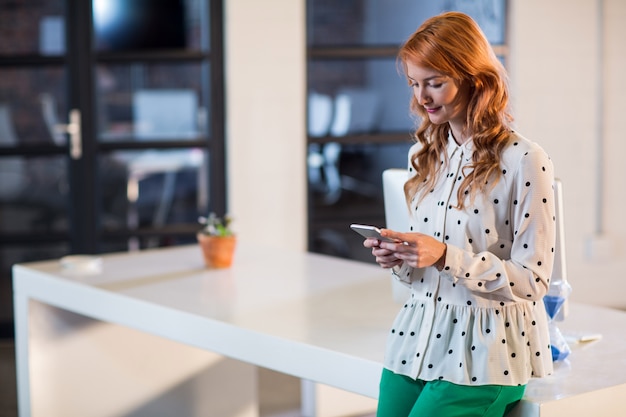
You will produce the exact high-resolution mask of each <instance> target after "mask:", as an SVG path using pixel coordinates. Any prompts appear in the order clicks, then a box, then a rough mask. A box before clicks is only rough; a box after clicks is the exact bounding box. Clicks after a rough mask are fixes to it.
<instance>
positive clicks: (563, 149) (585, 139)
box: [510, 0, 626, 308]
mask: <svg viewBox="0 0 626 417" xmlns="http://www.w3.org/2000/svg"><path fill="white" fill-rule="evenodd" d="M602 4H603V5H604V17H603V18H600V13H599V10H601V8H600V7H599V5H602ZM510 5H511V15H510V17H511V31H510V44H511V50H510V52H511V62H510V75H511V81H512V93H513V100H512V102H513V111H514V114H515V117H516V128H517V130H518V131H519V132H521V133H522V134H523V135H525V136H526V137H528V138H529V139H532V140H534V141H537V142H539V143H540V144H541V145H542V146H543V147H544V148H545V149H546V150H547V151H548V153H549V154H550V156H551V157H552V160H553V161H554V165H555V171H556V175H557V176H558V177H559V178H561V180H562V181H563V193H564V210H565V215H564V219H565V238H566V249H567V268H568V273H569V278H570V281H571V283H572V286H573V288H574V292H573V293H572V299H573V300H578V301H583V302H589V303H593V304H602V305H608V306H613V307H620V308H626V280H625V279H624V271H625V270H626V256H625V255H624V238H625V236H626V218H625V217H624V215H623V207H624V205H625V204H626V196H625V194H624V191H626V186H625V185H624V184H623V183H622V179H623V178H626V164H624V163H623V162H622V161H621V159H622V158H621V156H622V155H624V153H626V142H625V141H624V140H623V130H621V129H620V126H618V122H619V121H620V117H623V112H624V111H625V110H626V84H625V81H624V74H626V44H625V43H624V42H623V39H624V38H625V37H626V27H625V26H624V24H623V22H624V21H625V19H626V2H624V1H622V0H605V1H604V2H601V1H600V0H576V1H571V0H551V1H549V2H547V1H543V0H511V1H510ZM600 21H601V22H602V26H601V27H600V25H599V22H600ZM602 31H603V32H604V34H603V35H599V34H601V33H602ZM602 36H603V38H604V39H600V38H601V37H602ZM601 45H602V46H603V48H604V70H603V69H602V65H601V63H600V62H599V60H598V56H599V50H600V46H601ZM602 75H604V85H605V86H604V89H603V90H604V91H603V93H604V98H602V94H601V91H600V85H601V84H600V83H601V82H602V78H601V76H602ZM598 110H604V111H602V112H601V114H600V112H599V111H598ZM599 123H601V124H599ZM601 144H603V145H601ZM599 180H603V181H604V182H603V188H604V189H605V190H606V192H605V194H604V195H602V193H601V192H599V188H600V187H598V181H599Z"/></svg>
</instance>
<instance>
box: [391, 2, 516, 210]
mask: <svg viewBox="0 0 626 417" xmlns="http://www.w3.org/2000/svg"><path fill="white" fill-rule="evenodd" d="M398 59H399V62H400V63H401V64H402V68H403V70H404V73H405V74H406V71H407V62H411V63H412V64H414V65H417V66H420V67H425V68H430V69H433V70H435V71H438V72H440V73H442V74H444V75H446V76H449V77H450V78H452V79H453V80H454V81H455V82H456V83H458V84H459V85H461V84H462V83H467V84H469V86H470V98H469V102H468V108H467V121H466V124H465V130H466V132H465V133H467V134H469V135H471V136H472V140H473V142H474V153H473V156H472V163H471V164H470V165H469V166H468V167H467V169H466V170H465V172H464V173H465V178H464V179H463V181H462V182H461V186H460V188H459V192H458V202H459V203H458V206H459V208H462V207H463V206H464V202H465V195H467V194H468V195H469V196H470V199H471V200H472V201H473V199H474V198H475V196H476V194H477V193H478V192H480V191H487V190H488V188H490V187H493V185H495V183H496V182H497V181H498V179H499V178H500V175H501V172H500V168H499V167H500V159H501V155H502V151H503V149H504V147H505V145H506V143H507V141H508V139H509V137H510V131H511V130H510V127H509V126H510V123H511V122H512V117H511V115H510V114H509V112H508V99H509V92H508V85H507V76H506V71H505V69H504V67H503V65H502V63H501V62H500V61H499V60H498V58H497V57H496V55H495V53H494V52H493V49H492V48H491V45H490V44H489V41H488V40H487V38H486V37H485V35H484V34H483V32H482V30H481V29H480V27H479V26H478V24H477V23H476V22H475V21H474V20H473V19H472V18H471V17H469V16H467V15H465V14H463V13H459V12H447V13H443V14H440V15H437V16H434V17H431V18H430V19H428V20H426V21H425V22H424V23H423V24H422V25H421V26H420V27H419V29H417V31H416V32H415V33H414V34H413V35H411V37H410V38H409V39H408V40H407V41H406V42H405V43H404V45H403V46H402V47H401V49H400V52H399V54H398ZM410 109H411V112H412V113H413V114H415V115H416V116H418V117H419V118H420V119H421V124H420V125H419V127H418V128H417V130H416V132H415V140H417V141H419V142H421V143H422V145H423V146H422V148H421V150H420V151H419V152H417V153H416V154H414V155H413V156H412V159H411V165H412V166H413V168H414V170H415V172H416V175H415V176H414V177H412V179H410V180H409V181H408V182H407V183H406V185H405V193H406V196H407V202H410V201H411V200H412V199H413V198H414V197H415V196H416V195H418V194H420V196H421V197H423V196H424V191H429V190H431V189H432V188H433V187H434V185H435V183H436V181H437V174H438V173H439V170H440V169H441V167H442V164H441V156H442V154H443V155H445V149H446V146H447V142H448V132H449V130H450V127H449V125H448V123H443V124H440V125H435V124H433V123H431V122H430V120H429V118H428V115H427V113H426V111H425V109H424V108H423V107H422V106H420V105H419V103H418V102H417V99H416V98H415V96H413V97H412V99H411V104H410ZM444 157H445V156H444ZM445 162H446V163H447V160H446V161H445ZM421 197H420V199H421Z"/></svg>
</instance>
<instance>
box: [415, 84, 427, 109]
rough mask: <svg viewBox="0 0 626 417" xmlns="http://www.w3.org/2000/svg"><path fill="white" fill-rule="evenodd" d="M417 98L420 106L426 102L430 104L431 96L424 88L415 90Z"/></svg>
mask: <svg viewBox="0 0 626 417" xmlns="http://www.w3.org/2000/svg"><path fill="white" fill-rule="evenodd" d="M415 98H416V99H417V103H418V104H419V105H420V106H423V105H424V104H428V103H429V102H430V97H429V96H428V95H427V94H426V91H425V90H424V89H423V88H418V89H416V90H415Z"/></svg>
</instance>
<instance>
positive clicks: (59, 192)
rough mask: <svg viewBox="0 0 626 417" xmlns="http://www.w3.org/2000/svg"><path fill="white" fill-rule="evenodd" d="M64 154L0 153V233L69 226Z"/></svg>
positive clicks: (45, 229)
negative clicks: (26, 154)
mask: <svg viewBox="0 0 626 417" xmlns="http://www.w3.org/2000/svg"><path fill="white" fill-rule="evenodd" d="M68 192H69V185H68V179H67V162H66V158H65V157H62V156H58V157H46V158H44V157H36V158H35V157H32V158H24V157H17V156H3V157H0V233H3V232H39V231H41V232H52V231H55V232H64V231H67V230H68V219H67V214H66V213H67V209H68V206H67V196H68Z"/></svg>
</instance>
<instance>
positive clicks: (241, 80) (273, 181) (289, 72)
mask: <svg viewBox="0 0 626 417" xmlns="http://www.w3.org/2000/svg"><path fill="white" fill-rule="evenodd" d="M224 13H225V40H226V45H225V60H226V75H225V77H226V98H227V100H226V135H227V147H226V152H227V165H228V168H227V182H228V184H227V189H228V196H229V202H228V205H229V212H230V214H232V216H233V217H234V223H233V226H234V227H235V228H236V230H237V233H238V235H239V237H240V238H241V239H242V240H247V241H254V242H263V243H265V244H270V245H276V246H282V247H293V248H298V249H306V221H307V219H306V171H305V168H306V167H305V158H306V125H305V124H306V118H305V115H306V114H305V113H306V100H305V97H306V70H305V66H306V40H305V3H304V0H300V1H290V0H263V1H256V0H228V1H226V2H225V11H224ZM276 262H277V266H278V267H279V266H280V253H277V259H276Z"/></svg>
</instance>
